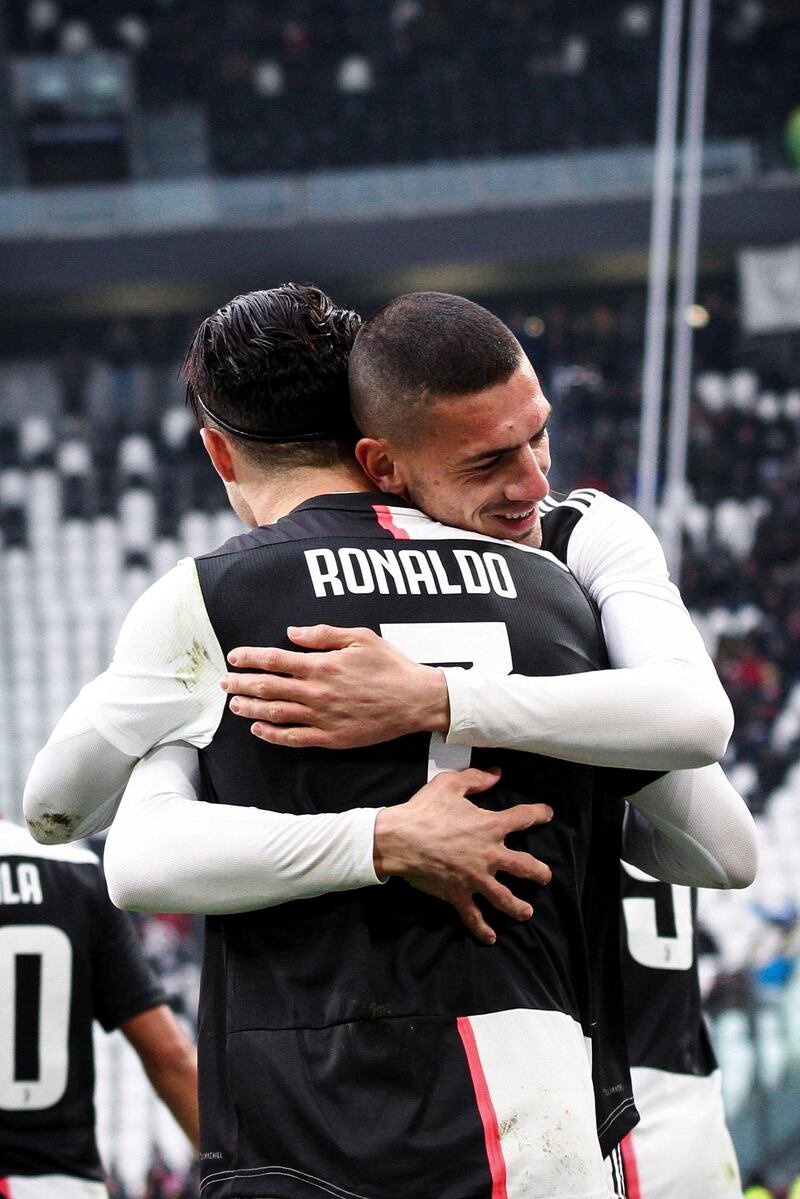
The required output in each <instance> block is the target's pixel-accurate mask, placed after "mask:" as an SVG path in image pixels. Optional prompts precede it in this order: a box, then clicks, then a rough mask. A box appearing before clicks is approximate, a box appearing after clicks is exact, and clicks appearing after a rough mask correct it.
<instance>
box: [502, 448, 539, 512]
mask: <svg viewBox="0 0 800 1199" xmlns="http://www.w3.org/2000/svg"><path fill="white" fill-rule="evenodd" d="M547 465H549V464H546V463H544V462H540V460H539V458H538V457H537V455H536V453H535V451H534V449H533V447H532V446H527V447H526V448H525V449H523V450H521V451H520V454H519V458H518V459H517V460H515V463H514V470H513V472H512V474H511V476H510V477H509V478H508V479H507V481H506V488H505V492H506V499H509V500H535V501H536V503H537V504H538V502H539V501H540V500H543V499H544V498H545V496H546V495H547V494H548V492H549V491H550V484H549V483H548V482H547V474H546V473H545V472H546V469H547Z"/></svg>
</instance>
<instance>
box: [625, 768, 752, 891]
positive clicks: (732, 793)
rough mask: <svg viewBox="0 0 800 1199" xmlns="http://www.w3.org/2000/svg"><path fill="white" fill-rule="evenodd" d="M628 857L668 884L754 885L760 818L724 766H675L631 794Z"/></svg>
mask: <svg viewBox="0 0 800 1199" xmlns="http://www.w3.org/2000/svg"><path fill="white" fill-rule="evenodd" d="M622 857H623V858H624V859H625V861H626V862H629V863H630V865H631V866H638V867H639V869H640V870H644V871H646V873H647V874H650V875H652V876H653V877H654V878H658V879H661V881H662V882H666V883H678V884H679V885H682V886H688V887H724V888H731V887H736V888H741V887H749V886H750V884H751V883H752V881H753V879H754V878H755V876H756V869H757V866H758V842H757V834H756V826H755V821H754V820H753V817H752V815H751V814H750V811H749V809H748V807H747V804H746V803H745V802H744V800H743V799H742V797H741V796H740V795H739V793H738V792H737V791H736V790H735V789H734V787H732V786H731V784H730V783H729V782H728V780H727V778H726V777H725V774H724V773H723V770H722V767H721V766H719V765H714V766H705V767H703V769H702V770H675V771H673V772H672V773H670V774H666V775H664V776H663V778H660V779H657V780H656V781H655V782H654V783H650V784H649V785H648V786H647V787H645V788H644V789H643V790H641V791H639V792H638V793H637V794H636V795H631V796H629V798H628V807H627V809H626V812H625V823H624V828H623V838H622Z"/></svg>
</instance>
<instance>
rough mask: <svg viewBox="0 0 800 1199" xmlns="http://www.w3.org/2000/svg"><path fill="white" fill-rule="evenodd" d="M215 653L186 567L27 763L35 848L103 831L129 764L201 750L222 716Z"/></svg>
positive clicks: (136, 617) (134, 611) (146, 602)
mask: <svg viewBox="0 0 800 1199" xmlns="http://www.w3.org/2000/svg"><path fill="white" fill-rule="evenodd" d="M223 669H224V658H223V655H222V650H221V648H220V646H219V643H218V641H217V639H216V636H215V634H214V632H213V629H212V627H211V624H210V621H209V619H208V615H207V613H206V610H205V606H204V604H203V599H202V594H201V592H200V585H199V581H198V578H197V571H196V568H195V565H194V562H193V561H192V560H191V559H185V560H184V561H182V562H180V563H179V564H178V565H177V566H176V567H174V568H173V569H172V570H171V571H168V572H167V574H165V575H163V576H162V577H161V578H160V579H158V580H157V581H156V582H155V583H154V584H153V585H152V586H151V587H149V588H148V589H147V591H145V592H144V594H143V595H142V596H140V597H139V599H138V600H137V601H136V603H135V604H134V605H133V607H132V608H131V609H130V611H129V612H128V615H127V616H126V617H125V620H124V622H123V625H122V628H121V630H120V634H119V638H118V640H117V644H116V648H115V651H114V657H113V660H112V662H111V664H110V665H109V667H108V669H107V670H105V671H103V673H102V674H100V675H98V676H97V678H95V679H93V680H92V681H91V682H90V683H88V684H87V685H86V686H85V687H84V688H83V690H82V691H81V692H80V694H79V695H78V697H77V698H76V699H75V700H74V701H73V703H72V704H71V705H70V707H69V708H68V709H67V711H66V712H65V714H64V716H63V717H62V718H61V720H60V721H59V722H58V724H57V725H56V727H55V729H54V730H53V732H52V734H51V735H50V738H49V739H48V741H47V744H46V745H45V746H44V747H43V748H42V749H41V750H40V751H39V753H38V754H37V755H36V758H35V759H34V762H33V766H32V768H31V772H30V775H29V777H28V781H27V783H26V786H25V793H24V796H23V806H24V811H25V818H26V820H27V822H28V827H29V828H30V831H31V833H32V835H33V836H34V837H35V838H36V839H37V840H39V841H42V842H47V843H51V844H57V843H59V842H64V841H72V840H75V839H77V838H79V837H84V836H87V835H89V834H90V833H93V832H97V831H99V829H101V828H105V827H107V826H108V825H109V824H110V823H111V821H112V819H113V817H114V813H115V811H116V808H117V805H118V803H119V799H120V797H121V794H122V791H123V790H124V787H125V785H126V783H127V781H128V778H129V777H130V772H131V770H132V769H133V766H134V764H135V763H136V761H137V760H138V758H140V757H141V756H142V755H143V754H145V753H146V752H147V751H148V750H149V749H150V748H152V746H154V745H156V744H159V743H161V742H164V741H168V740H179V739H182V740H186V741H189V742H191V743H192V744H195V745H204V744H207V743H208V741H209V740H210V738H211V736H213V733H214V730H215V728H216V726H217V724H218V723H219V718H220V715H221V713H222V701H221V699H220V693H219V686H218V679H219V675H220V674H221V673H222V671H223Z"/></svg>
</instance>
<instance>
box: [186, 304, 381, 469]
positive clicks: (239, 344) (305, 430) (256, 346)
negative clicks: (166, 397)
mask: <svg viewBox="0 0 800 1199" xmlns="http://www.w3.org/2000/svg"><path fill="white" fill-rule="evenodd" d="M360 325H361V318H360V317H359V316H358V314H357V313H355V312H352V311H350V310H349V309H346V308H339V307H337V305H335V304H334V303H333V301H332V300H331V299H330V297H329V296H327V295H325V293H324V292H323V291H320V289H319V288H318V287H314V286H313V285H312V284H298V283H283V284H281V286H280V287H273V288H270V289H269V290H265V291H252V292H249V293H247V294H246V295H241V296H236V297H235V298H234V299H233V300H231V301H230V302H229V303H227V304H225V305H223V307H222V308H219V309H218V310H217V311H216V312H214V313H212V315H211V316H209V317H207V318H206V319H205V320H204V321H203V323H202V324H201V325H200V327H199V328H198V330H197V332H196V333H195V335H194V337H193V339H192V342H191V345H190V346H189V349H188V351H187V354H186V358H185V360H184V363H183V368H182V374H183V377H184V379H185V380H186V399H187V403H188V404H189V406H190V407H191V408H192V410H193V411H194V414H195V416H196V417H197V421H198V424H200V425H208V426H210V427H212V428H214V427H221V428H224V427H225V424H228V425H230V426H233V427H235V428H236V429H241V430H243V431H246V432H249V433H252V434H256V435H258V434H261V435H263V436H264V437H265V438H266V437H274V438H276V439H277V438H284V439H285V440H284V441H282V442H281V443H279V444H275V443H270V442H268V441H267V440H264V441H259V440H251V439H250V438H246V437H238V438H237V442H238V444H239V446H240V448H241V450H242V452H243V453H246V454H248V455H249V456H250V457H252V458H255V459H257V460H259V461H261V462H264V463H267V462H268V463H270V464H276V463H279V462H280V461H283V462H285V463H286V464H287V465H288V464H292V465H298V464H309V465H311V464H325V465H328V464H330V463H331V462H333V461H335V460H337V458H338V456H339V454H340V453H341V443H346V444H347V445H348V446H352V444H353V443H354V440H355V436H356V434H355V429H354V426H353V423H352V419H351V417H350V409H349V398H348V384H347V361H348V358H349V355H350V350H351V349H352V346H353V342H354V341H355V336H356V333H357V332H358V330H359V328H360ZM215 416H218V417H219V418H220V419H219V424H218V425H217V423H216V422H215V420H214V417H215ZM320 435H322V436H320Z"/></svg>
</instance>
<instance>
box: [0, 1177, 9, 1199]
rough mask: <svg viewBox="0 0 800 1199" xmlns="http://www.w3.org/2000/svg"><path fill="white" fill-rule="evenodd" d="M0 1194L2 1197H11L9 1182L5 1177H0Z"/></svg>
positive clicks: (4, 1198)
mask: <svg viewBox="0 0 800 1199" xmlns="http://www.w3.org/2000/svg"><path fill="white" fill-rule="evenodd" d="M0 1196H2V1199H11V1183H10V1182H9V1181H8V1179H7V1178H0Z"/></svg>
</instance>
